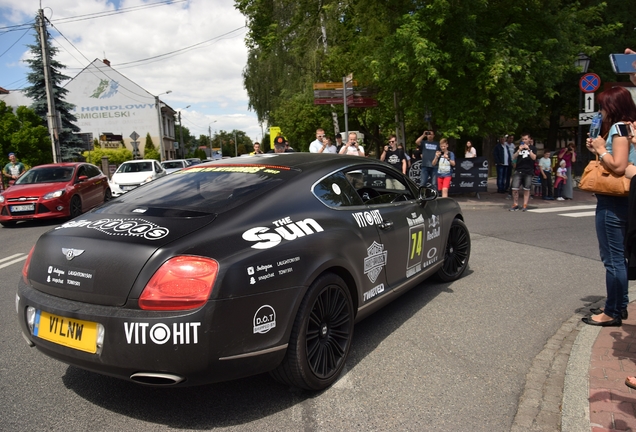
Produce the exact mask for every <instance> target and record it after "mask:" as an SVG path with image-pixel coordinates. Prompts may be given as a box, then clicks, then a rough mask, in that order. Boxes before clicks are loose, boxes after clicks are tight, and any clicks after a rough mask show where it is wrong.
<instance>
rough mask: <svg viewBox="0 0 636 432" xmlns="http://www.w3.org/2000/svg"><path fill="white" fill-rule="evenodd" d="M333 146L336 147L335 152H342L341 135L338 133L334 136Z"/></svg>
mask: <svg viewBox="0 0 636 432" xmlns="http://www.w3.org/2000/svg"><path fill="white" fill-rule="evenodd" d="M335 145H336V151H337V152H338V153H340V150H342V135H341V134H339V133H337V134H336V142H335Z"/></svg>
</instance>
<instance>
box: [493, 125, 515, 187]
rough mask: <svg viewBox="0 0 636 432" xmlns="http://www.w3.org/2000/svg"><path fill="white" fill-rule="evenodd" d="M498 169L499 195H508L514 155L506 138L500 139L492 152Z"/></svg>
mask: <svg viewBox="0 0 636 432" xmlns="http://www.w3.org/2000/svg"><path fill="white" fill-rule="evenodd" d="M492 153H493V156H494V158H495V166H496V167H497V193H506V191H507V187H508V185H507V184H506V183H508V179H509V178H510V170H511V168H512V154H511V153H510V150H509V148H508V145H507V144H506V140H505V138H504V137H499V143H498V144H497V145H496V146H495V148H494V149H493V151H492Z"/></svg>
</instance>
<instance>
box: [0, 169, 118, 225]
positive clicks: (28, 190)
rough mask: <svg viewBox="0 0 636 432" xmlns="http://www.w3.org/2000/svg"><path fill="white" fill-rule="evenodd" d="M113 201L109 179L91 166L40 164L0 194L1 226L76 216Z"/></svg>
mask: <svg viewBox="0 0 636 432" xmlns="http://www.w3.org/2000/svg"><path fill="white" fill-rule="evenodd" d="M110 198H111V193H110V188H109V187H108V177H106V176H105V175H104V174H103V173H102V172H101V171H100V170H99V168H97V167H96V166H95V165H91V164H88V163H70V162H68V163H67V162H65V163H57V164H48V165H39V166H36V167H33V168H31V169H30V170H28V171H27V172H26V173H24V174H23V175H22V176H21V177H20V178H19V179H18V180H16V182H15V184H14V185H13V186H11V187H9V188H8V189H7V190H5V191H4V192H2V194H0V224H2V225H3V226H5V227H8V226H12V225H15V224H16V223H17V222H18V221H21V220H30V219H51V218H62V217H76V216H79V215H81V214H82V213H83V212H85V211H87V210H90V209H92V208H93V207H96V206H98V205H100V204H102V203H103V202H104V201H108V200H109V199H110Z"/></svg>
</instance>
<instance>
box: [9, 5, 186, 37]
mask: <svg viewBox="0 0 636 432" xmlns="http://www.w3.org/2000/svg"><path fill="white" fill-rule="evenodd" d="M186 1H188V0H164V1H160V2H157V3H148V4H145V5H141V6H130V7H126V8H121V9H116V10H114V11H105V12H95V13H91V14H85V15H76V16H72V17H66V18H57V19H54V20H53V21H55V22H56V23H62V24H65V23H69V22H75V21H84V20H88V19H95V18H103V17H107V16H112V15H118V14H122V13H128V12H137V11H140V10H144V9H149V8H154V7H158V6H170V5H173V4H178V3H184V2H186ZM34 22H35V20H31V21H30V22H28V23H24V24H16V25H10V26H5V27H0V30H7V31H6V32H5V33H8V32H9V31H16V30H20V29H21V28H22V27H24V26H32V25H33V23H34ZM49 22H50V21H49Z"/></svg>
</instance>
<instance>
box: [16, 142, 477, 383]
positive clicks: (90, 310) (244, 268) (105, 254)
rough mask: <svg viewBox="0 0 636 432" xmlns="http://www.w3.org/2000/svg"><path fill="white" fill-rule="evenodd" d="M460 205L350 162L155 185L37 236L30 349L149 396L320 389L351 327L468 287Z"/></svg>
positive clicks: (299, 163) (206, 169) (22, 293)
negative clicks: (451, 288)
mask: <svg viewBox="0 0 636 432" xmlns="http://www.w3.org/2000/svg"><path fill="white" fill-rule="evenodd" d="M469 256H470V235H469V233H468V229H467V227H466V225H465V224H464V222H463V216H462V212H461V209H460V207H459V205H458V204H457V203H456V202H455V201H454V200H453V199H452V198H439V199H438V198H437V193H436V191H435V190H434V189H427V188H418V186H416V185H415V184H414V183H413V182H412V181H411V180H410V179H408V178H407V177H406V176H404V175H402V174H401V173H399V172H398V171H396V170H394V169H393V168H392V167H390V166H388V165H387V164H385V163H383V162H380V161H377V160H370V159H367V158H361V157H355V156H340V155H314V154H308V153H288V154H264V155H255V156H250V157H246V158H233V159H223V160H219V161H214V162H208V163H204V164H201V165H197V166H194V167H187V168H184V169H183V170H181V171H179V172H178V173H175V174H172V175H169V176H166V177H164V178H161V179H158V180H157V181H154V182H151V183H149V184H147V185H145V186H143V187H141V188H139V189H137V190H133V191H131V192H129V193H127V194H125V195H123V196H121V197H120V198H118V199H116V200H113V201H110V202H108V203H106V204H105V205H103V206H101V207H99V208H98V209H96V210H95V211H93V212H91V213H88V214H86V215H84V216H82V217H80V218H77V219H74V220H72V221H69V222H68V223H65V224H63V225H62V226H60V227H59V229H55V230H51V231H49V232H48V233H46V234H44V235H43V236H41V237H40V238H39V240H38V241H37V244H36V245H35V246H34V248H33V249H32V250H31V252H30V253H29V255H28V258H27V260H26V262H25V265H24V268H23V271H22V278H21V279H20V281H19V282H18V292H17V297H16V308H17V311H18V314H19V323H20V327H21V330H22V332H23V333H24V336H25V339H26V340H27V342H28V343H29V344H30V345H32V346H35V347H37V349H38V350H39V351H41V352H43V353H44V354H46V355H49V356H51V357H53V358H55V359H58V360H61V361H63V362H66V363H69V364H72V365H76V366H78V367H81V368H85V369H88V370H91V371H94V372H98V373H102V374H106V375H110V376H115V377H119V378H122V379H125V380H130V381H134V382H137V383H143V384H147V385H178V386H188V385H196V384H203V383H209V382H217V381H226V380H231V379H236V378H240V377H245V376H250V375H255V374H260V373H262V372H267V371H270V372H271V374H272V376H273V377H274V378H275V379H277V380H279V381H281V382H283V383H285V384H287V385H292V386H296V387H300V388H304V389H310V390H320V389H324V388H325V387H327V386H329V385H331V384H332V383H333V382H334V381H335V380H336V379H337V378H338V376H339V374H340V373H341V371H342V369H343V367H344V365H345V362H346V361H347V355H348V353H349V347H350V346H351V341H352V338H353V328H354V322H357V321H360V320H361V319H363V318H364V317H366V316H369V315H370V314H371V313H372V312H374V311H376V310H378V309H379V308H381V307H382V306H384V305H386V304H387V303H389V302H390V301H392V300H393V299H395V298H397V297H398V296H399V295H401V294H402V293H404V292H405V291H407V290H408V289H410V288H413V287H416V286H419V289H426V286H422V285H421V284H422V282H423V281H424V280H425V279H427V278H428V277H429V276H433V275H436V276H437V277H438V278H440V279H441V280H442V281H446V282H450V281H453V280H455V279H457V278H459V277H460V276H461V275H462V274H463V273H464V271H465V270H466V268H467V267H468V260H469Z"/></svg>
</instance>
